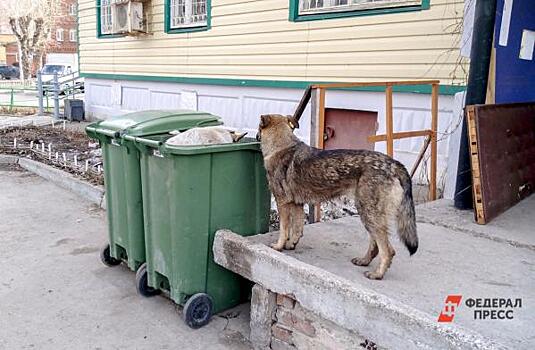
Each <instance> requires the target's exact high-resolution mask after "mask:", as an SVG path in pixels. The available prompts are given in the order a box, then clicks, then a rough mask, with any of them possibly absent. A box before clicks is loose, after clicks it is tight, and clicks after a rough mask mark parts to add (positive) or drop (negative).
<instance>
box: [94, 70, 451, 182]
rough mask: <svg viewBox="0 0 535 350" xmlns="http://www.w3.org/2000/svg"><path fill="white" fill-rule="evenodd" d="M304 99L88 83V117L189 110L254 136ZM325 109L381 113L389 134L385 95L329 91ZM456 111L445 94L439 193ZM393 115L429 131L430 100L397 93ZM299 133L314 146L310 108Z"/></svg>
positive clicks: (286, 92)
mask: <svg viewBox="0 0 535 350" xmlns="http://www.w3.org/2000/svg"><path fill="white" fill-rule="evenodd" d="M302 94H303V90H301V89H285V88H268V87H240V86H219V85H205V84H178V83H163V82H152V81H125V80H111V79H94V78H85V105H86V115H87V116H88V117H89V118H92V119H102V118H107V117H110V116H114V115H120V114H124V113H128V112H132V111H140V110H148V109H177V108H185V109H193V110H201V111H206V112H210V113H213V114H215V115H218V116H220V117H221V118H222V119H223V121H224V123H225V125H227V126H230V127H235V128H239V129H241V130H244V131H247V132H249V134H250V135H255V134H256V131H257V128H258V122H259V118H260V115H262V114H268V113H280V114H293V113H294V111H295V108H296V107H297V104H298V103H299V100H300V99H301V96H302ZM326 107H328V108H329V107H331V108H346V109H355V110H362V111H372V112H377V115H378V130H377V133H378V134H383V133H385V129H386V125H385V96H384V93H382V92H365V91H339V90H328V91H327V94H326ZM452 108H453V96H450V95H441V96H440V97H439V124H438V131H439V137H438V139H439V143H438V177H437V178H438V181H439V186H440V188H442V187H443V182H444V177H445V173H446V164H447V159H448V144H449V137H448V135H449V133H450V132H451V130H452V129H453V128H455V127H456V126H457V125H458V117H456V116H454V114H453V110H452ZM393 112H394V131H396V132H398V131H410V130H419V129H424V128H430V127H431V95H429V94H415V93H394V95H393ZM296 134H297V135H298V136H299V137H300V138H301V139H303V140H304V141H306V142H308V141H309V135H310V108H309V107H307V109H306V110H305V111H304V113H303V117H302V119H301V121H300V128H299V129H297V130H296ZM423 141H424V140H423V137H417V138H410V139H403V140H395V141H394V151H395V154H394V155H395V158H396V159H398V160H400V161H401V162H402V163H404V164H405V165H406V166H407V167H408V168H409V169H410V168H411V167H412V164H413V163H414V161H415V159H416V156H417V154H418V152H419V151H420V148H421V146H422V144H423ZM375 149H376V150H378V151H381V152H386V145H385V143H384V142H379V143H376V147H375ZM415 181H416V182H418V183H425V182H426V175H425V173H423V172H420V173H419V174H417V175H416V176H415Z"/></svg>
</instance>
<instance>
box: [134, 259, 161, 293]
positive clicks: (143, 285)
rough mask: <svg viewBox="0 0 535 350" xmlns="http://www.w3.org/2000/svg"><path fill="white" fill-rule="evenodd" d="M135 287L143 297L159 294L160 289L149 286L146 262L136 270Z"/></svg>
mask: <svg viewBox="0 0 535 350" xmlns="http://www.w3.org/2000/svg"><path fill="white" fill-rule="evenodd" d="M136 289H137V292H138V293H139V294H141V295H143V296H144V297H152V296H155V295H158V294H160V290H159V289H156V288H152V287H149V284H148V274H147V263H143V264H142V265H141V266H140V267H139V269H137V272H136Z"/></svg>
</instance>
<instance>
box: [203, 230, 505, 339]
mask: <svg viewBox="0 0 535 350" xmlns="http://www.w3.org/2000/svg"><path fill="white" fill-rule="evenodd" d="M213 250H214V260H215V261H216V263H218V264H219V265H221V266H223V267H225V268H227V269H229V270H231V271H234V272H236V273H238V274H240V275H242V276H244V277H245V278H247V279H249V280H251V281H254V282H255V283H258V284H260V285H262V286H264V287H265V288H267V289H269V290H271V291H273V292H276V293H279V294H285V295H291V296H292V297H293V298H295V300H297V301H298V302H299V303H300V304H301V305H302V306H303V307H304V308H306V309H308V310H311V311H313V312H314V313H317V314H318V315H319V316H321V317H323V318H325V319H327V320H329V321H332V322H335V323H336V324H338V325H340V326H342V327H344V328H346V329H348V330H351V331H353V332H355V333H357V334H360V335H362V336H364V337H366V338H368V339H371V340H372V341H374V342H376V343H377V344H379V346H381V347H385V348H388V349H415V348H417V349H506V347H505V346H503V345H500V344H497V343H496V342H494V341H492V340H490V339H487V338H485V337H483V336H482V335H480V334H478V333H476V332H473V331H470V330H467V329H464V328H462V327H459V326H455V325H448V326H444V325H441V324H439V323H437V321H436V317H431V315H429V314H426V313H424V312H421V311H419V310H416V309H414V308H412V307H409V306H406V305H404V304H402V303H399V302H397V301H394V300H392V299H390V298H388V297H386V296H384V295H381V294H379V293H377V292H375V291H373V290H370V289H368V288H366V287H365V286H361V285H359V284H358V283H355V282H353V281H349V280H347V279H345V278H342V277H340V276H338V275H335V274H333V273H331V272H328V271H326V270H324V269H321V268H318V267H315V266H313V265H310V264H307V263H304V262H302V261H299V260H297V259H295V258H293V257H291V256H288V255H285V254H282V253H280V252H277V251H274V250H273V249H271V248H269V247H268V246H266V245H264V244H261V243H256V242H254V241H252V240H250V239H247V238H244V237H242V236H239V235H237V234H235V233H233V232H231V231H228V230H220V231H218V232H217V233H216V236H215V240H214V246H213Z"/></svg>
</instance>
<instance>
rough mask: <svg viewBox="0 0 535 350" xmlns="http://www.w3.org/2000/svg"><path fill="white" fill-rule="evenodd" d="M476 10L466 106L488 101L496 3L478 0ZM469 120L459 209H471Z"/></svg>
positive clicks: (460, 175) (458, 186)
mask: <svg viewBox="0 0 535 350" xmlns="http://www.w3.org/2000/svg"><path fill="white" fill-rule="evenodd" d="M475 6H476V7H475V11H474V28H473V34H472V48H471V51H470V70H469V75H468V85H467V87H466V101H465V105H467V106H468V105H474V104H483V103H485V100H486V94H487V84H488V77H489V66H490V56H491V53H492V40H493V38H494V21H495V17H496V0H478V1H477V2H476V5H475ZM467 131H468V130H467V125H466V117H464V118H463V123H462V129H461V144H460V147H459V163H458V166H457V182H456V184H455V197H454V205H455V207H456V208H458V209H472V208H473V198H472V170H471V165H470V150H469V147H468V135H467Z"/></svg>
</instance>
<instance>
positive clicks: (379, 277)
mask: <svg viewBox="0 0 535 350" xmlns="http://www.w3.org/2000/svg"><path fill="white" fill-rule="evenodd" d="M364 276H366V278H368V279H370V280H382V279H383V275H381V274H379V273H377V272H372V271H366V272H364Z"/></svg>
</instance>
